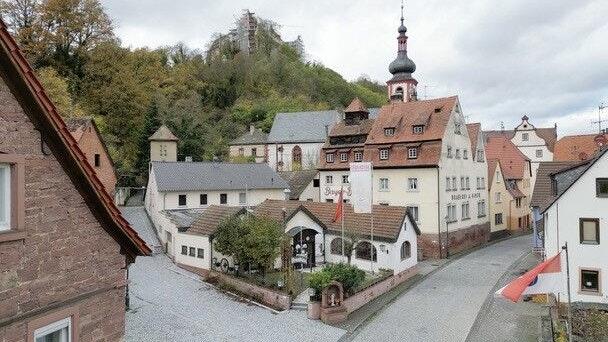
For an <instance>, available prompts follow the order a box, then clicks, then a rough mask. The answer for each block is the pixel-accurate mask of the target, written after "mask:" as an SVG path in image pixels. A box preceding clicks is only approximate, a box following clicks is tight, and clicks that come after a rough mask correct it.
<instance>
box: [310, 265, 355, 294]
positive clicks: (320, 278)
mask: <svg viewBox="0 0 608 342" xmlns="http://www.w3.org/2000/svg"><path fill="white" fill-rule="evenodd" d="M333 280H335V281H337V282H339V283H342V287H343V288H344V292H346V293H347V294H352V292H353V291H354V290H355V289H356V288H357V287H358V286H359V285H361V284H362V283H363V281H364V280H365V272H363V271H362V270H360V269H358V268H357V267H356V266H352V265H348V264H344V263H339V264H335V265H327V266H325V267H324V268H323V269H322V270H320V271H317V272H314V273H311V275H310V277H309V278H308V286H309V287H310V288H312V289H313V290H315V297H317V299H318V297H319V296H320V295H321V291H323V289H324V288H325V287H327V286H328V285H329V283H330V282H331V281H333Z"/></svg>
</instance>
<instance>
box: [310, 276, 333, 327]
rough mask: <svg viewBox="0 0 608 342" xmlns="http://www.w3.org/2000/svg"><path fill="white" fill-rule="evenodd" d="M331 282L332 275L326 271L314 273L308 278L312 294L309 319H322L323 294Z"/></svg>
mask: <svg viewBox="0 0 608 342" xmlns="http://www.w3.org/2000/svg"><path fill="white" fill-rule="evenodd" d="M330 282H331V274H329V273H328V272H326V271H325V270H321V271H317V272H313V273H311V274H310V276H309V277H308V287H310V288H311V290H312V294H311V296H310V300H309V302H308V318H310V319H319V318H321V292H322V291H323V289H324V288H325V287H327V285H329V283H330Z"/></svg>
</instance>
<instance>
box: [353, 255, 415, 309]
mask: <svg viewBox="0 0 608 342" xmlns="http://www.w3.org/2000/svg"><path fill="white" fill-rule="evenodd" d="M417 273H418V267H417V266H414V267H411V268H408V269H407V270H405V271H403V272H401V273H399V274H396V275H394V276H392V277H389V278H387V279H385V280H383V281H381V282H379V283H376V284H374V285H372V286H370V287H368V288H366V289H365V290H363V291H360V292H357V293H356V294H354V295H352V296H350V297H348V298H346V299H345V300H344V306H345V307H346V311H347V312H348V314H350V313H351V312H353V311H355V310H357V309H359V308H360V307H362V306H363V305H365V304H367V303H368V302H370V301H372V300H374V299H376V298H377V297H379V296H381V295H383V294H385V293H386V292H388V291H390V290H392V289H393V288H395V287H397V286H398V285H399V284H401V283H403V282H404V281H406V280H408V279H409V278H411V277H412V276H414V275H416V274H417Z"/></svg>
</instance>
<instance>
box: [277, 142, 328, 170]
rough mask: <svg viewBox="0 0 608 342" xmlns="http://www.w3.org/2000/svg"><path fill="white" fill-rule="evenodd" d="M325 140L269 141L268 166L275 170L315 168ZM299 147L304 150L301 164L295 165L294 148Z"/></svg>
mask: <svg viewBox="0 0 608 342" xmlns="http://www.w3.org/2000/svg"><path fill="white" fill-rule="evenodd" d="M323 144H324V142H302V143H285V144H282V143H269V144H268V146H267V148H268V166H270V168H271V169H273V170H275V171H297V170H311V169H315V168H316V167H317V165H318V164H319V152H320V151H321V147H323ZM296 146H297V147H299V148H300V150H301V151H302V154H301V156H302V162H301V164H300V165H299V166H298V165H294V163H293V152H294V148H296Z"/></svg>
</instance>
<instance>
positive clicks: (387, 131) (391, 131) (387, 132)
mask: <svg viewBox="0 0 608 342" xmlns="http://www.w3.org/2000/svg"><path fill="white" fill-rule="evenodd" d="M384 135H386V136H387V137H392V136H393V135H395V129H394V128H392V127H390V128H385V129H384Z"/></svg>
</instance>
